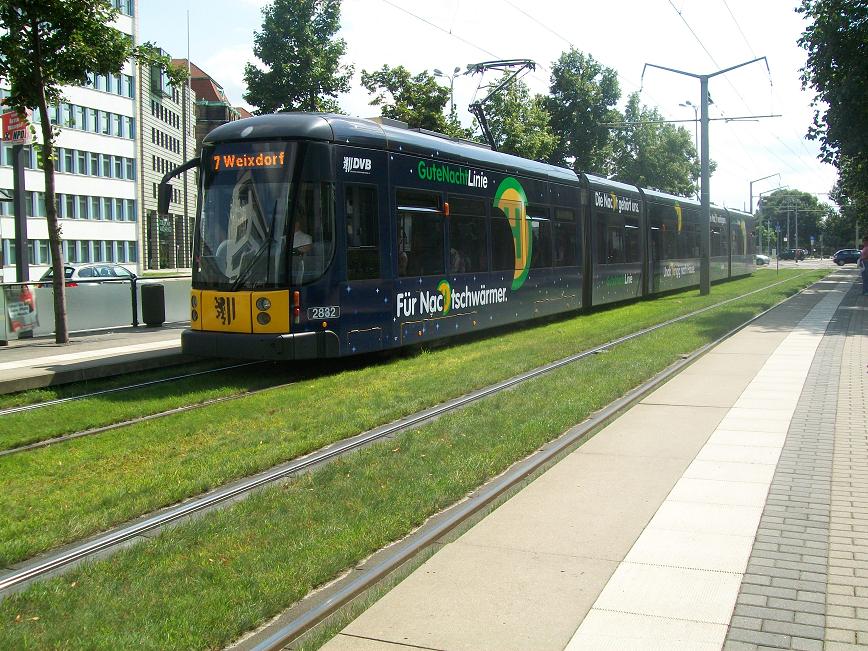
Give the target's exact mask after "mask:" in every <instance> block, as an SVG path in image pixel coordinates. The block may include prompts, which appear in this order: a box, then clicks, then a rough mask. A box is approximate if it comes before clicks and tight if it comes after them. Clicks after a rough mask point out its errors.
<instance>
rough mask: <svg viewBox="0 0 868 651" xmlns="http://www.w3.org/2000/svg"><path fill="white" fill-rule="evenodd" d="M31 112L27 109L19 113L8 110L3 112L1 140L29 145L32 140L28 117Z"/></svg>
mask: <svg viewBox="0 0 868 651" xmlns="http://www.w3.org/2000/svg"><path fill="white" fill-rule="evenodd" d="M31 115H32V113H31V111H30V110H28V111H27V113H26V115H21V114H20V113H18V112H17V111H8V112H7V113H4V114H3V140H4V141H5V142H8V143H10V144H13V145H29V144H30V143H31V142H32V141H33V134H32V133H31V131H30V117H31Z"/></svg>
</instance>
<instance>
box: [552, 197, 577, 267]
mask: <svg viewBox="0 0 868 651" xmlns="http://www.w3.org/2000/svg"><path fill="white" fill-rule="evenodd" d="M553 226H554V238H555V257H554V266H556V267H574V266H575V265H576V250H577V248H578V247H577V246H576V213H575V212H574V211H572V210H568V209H566V208H556V209H555V220H554V224H553Z"/></svg>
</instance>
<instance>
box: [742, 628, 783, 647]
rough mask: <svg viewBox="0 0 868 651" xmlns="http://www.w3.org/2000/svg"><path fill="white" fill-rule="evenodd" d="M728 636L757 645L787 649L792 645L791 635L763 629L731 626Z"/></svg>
mask: <svg viewBox="0 0 868 651" xmlns="http://www.w3.org/2000/svg"><path fill="white" fill-rule="evenodd" d="M727 638H728V639H731V640H734V641H736V642H749V643H751V644H756V645H768V646H770V647H772V648H777V649H786V648H788V647H789V645H790V637H789V636H788V635H781V634H779V633H766V632H763V631H748V630H745V629H737V628H731V629H730V630H729V632H728V633H727Z"/></svg>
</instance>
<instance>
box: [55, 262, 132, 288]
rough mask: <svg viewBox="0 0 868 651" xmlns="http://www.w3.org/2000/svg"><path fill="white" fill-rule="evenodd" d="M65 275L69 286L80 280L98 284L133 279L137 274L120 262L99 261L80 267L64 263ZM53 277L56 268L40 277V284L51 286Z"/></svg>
mask: <svg viewBox="0 0 868 651" xmlns="http://www.w3.org/2000/svg"><path fill="white" fill-rule="evenodd" d="M63 277H64V278H65V279H66V286H67V287H77V286H78V283H77V282H76V281H79V280H81V281H88V282H87V283H82V284H88V285H90V284H94V285H96V284H99V283H100V282H108V281H123V280H132V279H133V278H135V277H136V274H134V273H133V272H132V271H130V270H129V269H127V268H126V267H124V266H122V265H119V264H111V263H97V264H86V265H81V266H80V267H73V266H72V265H64V267H63ZM52 278H54V269H49V270H48V271H46V272H45V273H44V274H42V278H40V279H39V280H40V285H39V286H40V287H48V286H50V284H51V279H52Z"/></svg>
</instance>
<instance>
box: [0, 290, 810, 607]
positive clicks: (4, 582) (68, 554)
mask: <svg viewBox="0 0 868 651" xmlns="http://www.w3.org/2000/svg"><path fill="white" fill-rule="evenodd" d="M801 275H805V274H800V276H801ZM797 277H799V276H797ZM790 280H793V278H789V279H787V280H783V281H779V282H777V283H773V284H771V285H767V286H765V287H763V288H760V289H756V290H753V291H751V292H748V293H746V294H742V295H740V296H737V297H733V298H731V299H727V300H725V301H721V302H719V303H715V304H713V305H709V306H706V307H704V308H700V309H699V310H695V311H693V312H689V313H687V314H683V315H681V316H678V317H675V318H673V319H669V320H667V321H663V322H661V323H658V324H656V325H653V326H649V327H647V328H643V329H641V330H638V331H636V332H634V333H631V334H629V335H625V336H623V337H619V338H617V339H614V340H612V341H609V342H606V343H604V344H601V345H599V346H595V347H593V348H590V349H588V350H585V351H583V352H580V353H576V354H574V355H570V356H568V357H565V358H563V359H560V360H557V361H555V362H551V363H549V364H545V365H543V366H540V367H537V368H536V369H532V370H531V371H528V372H526V373H522V374H520V375H517V376H514V377H512V378H509V379H507V380H504V381H502V382H498V383H496V384H493V385H490V386H488V387H484V388H482V389H478V390H476V391H473V392H471V393H468V394H466V395H464V396H461V397H458V398H454V399H452V400H449V401H446V402H444V403H442V404H440V405H436V406H434V407H431V408H428V409H424V410H422V411H419V412H416V413H415V414H411V415H409V416H406V417H404V418H401V419H398V420H397V421H393V422H392V423H389V424H386V425H383V426H381V427H378V428H375V429H372V430H370V431H368V432H365V433H362V434H359V435H357V436H355V437H353V438H351V439H346V440H344V441H342V442H339V443H336V444H332V445H330V446H328V447H327V448H325V449H323V450H320V451H318V452H314V453H311V454H309V455H307V456H306V457H303V458H301V459H299V460H296V461H293V462H290V463H289V464H283V465H281V466H279V467H278V468H275V469H273V470H270V471H266V472H264V473H260V474H259V475H256V476H255V477H252V478H248V479H246V480H241V481H240V482H236V483H235V484H234V485H232V486H229V487H223V488H219V489H216V490H214V491H212V492H210V493H207V494H205V495H203V496H201V497H198V498H193V499H191V500H189V501H187V502H185V503H183V504H181V505H179V506H176V507H170V508H169V509H167V510H165V511H163V512H162V513H157V514H156V515H153V516H150V517H147V518H145V519H143V520H141V521H139V522H136V523H134V524H130V525H125V526H121V527H120V528H117V529H115V530H113V531H110V532H108V533H106V534H103V535H101V536H98V537H96V538H95V539H93V540H91V541H89V542H86V543H83V544H81V545H78V546H76V547H73V548H72V549H69V550H67V551H65V552H63V553H61V554H58V555H57V556H54V557H53V558H49V559H47V560H44V561H38V562H35V563H33V564H31V565H30V566H29V567H25V568H23V569H20V570H17V571H13V572H12V573H10V574H9V575H8V576H6V577H3V578H0V595H2V593H3V592H4V591H6V590H9V589H11V588H14V587H16V586H18V585H21V584H22V583H25V582H27V581H30V580H31V579H34V578H37V577H39V576H42V575H44V574H47V573H49V572H52V571H55V570H57V569H60V568H62V567H64V566H66V565H69V564H71V563H74V562H76V561H79V560H82V559H84V558H87V557H88V556H91V555H93V554H96V553H98V552H101V551H105V550H107V549H109V548H111V547H114V546H116V545H119V544H121V543H124V542H127V541H129V540H132V539H134V538H137V537H139V536H141V535H143V534H145V533H148V532H151V531H153V530H155V529H158V528H161V527H164V526H166V525H168V524H171V523H172V522H175V521H177V520H180V519H182V518H185V517H188V516H190V515H193V514H195V513H198V512H200V511H204V510H208V509H211V508H213V507H215V506H217V505H219V504H221V503H223V502H226V501H229V500H233V499H235V498H237V497H240V496H242V495H244V494H246V493H249V492H251V491H253V490H255V489H257V488H261V487H263V486H266V485H268V484H271V483H274V482H276V481H279V480H282V479H285V478H286V477H289V476H291V475H293V474H298V473H300V472H303V471H306V470H308V469H310V468H312V467H314V466H317V465H320V464H323V463H325V462H328V461H331V460H333V459H335V458H337V457H340V456H342V455H344V454H347V453H348V452H351V451H354V450H357V449H359V448H361V447H363V446H365V445H368V444H370V443H372V442H374V441H377V440H379V439H383V438H386V437H388V436H392V435H395V434H397V433H399V432H401V431H404V430H407V429H409V428H411V427H415V426H417V425H421V424H423V423H424V422H426V421H429V420H432V419H434V418H438V417H440V416H442V415H444V414H446V413H448V412H451V411H455V410H457V409H460V408H462V407H465V406H467V405H469V404H471V403H473V402H476V401H478V400H481V399H483V398H486V397H488V396H491V395H493V394H496V393H499V392H501V391H504V390H507V389H510V388H512V387H514V386H516V385H518V384H521V383H523V382H526V381H528V380H532V379H534V378H537V377H540V376H541V375H544V374H546V373H549V372H551V371H553V370H556V369H558V368H561V367H563V366H566V365H567V364H571V363H573V362H576V361H579V360H581V359H584V358H586V357H589V356H591V355H595V354H598V353H601V352H603V351H606V350H608V349H610V348H612V347H614V346H617V345H620V344H622V343H626V342H628V341H631V340H633V339H638V338H639V337H642V336H644V335H646V334H648V333H651V332H654V331H656V330H659V329H662V328H665V327H667V326H669V325H672V324H674V323H678V322H680V321H684V320H686V319H689V318H692V317H694V316H697V315H700V314H703V313H705V312H708V311H710V310H714V309H716V308H718V307H721V306H723V305H727V304H729V303H732V302H734V301H739V300H742V299H744V298H747V297H749V296H752V295H754V294H757V293H760V292H763V291H766V290H767V289H769V288H771V287H775V286H777V285H780V284H783V283H786V282H789V281H790ZM784 300H787V299H784ZM782 302H783V301H781V303H782ZM779 304H780V303H778V305H779ZM775 307H777V305H776V306H775ZM770 309H774V308H770ZM768 311H769V310H766V312H768ZM766 312H763V313H762V314H765V313H766ZM756 318H758V317H754V319H751V321H748V322H747V323H751V322H752V321H753V320H755V319H756ZM745 325H746V324H745ZM741 327H744V326H741Z"/></svg>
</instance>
